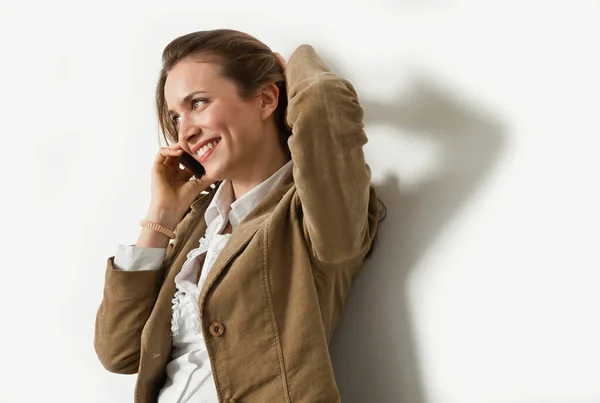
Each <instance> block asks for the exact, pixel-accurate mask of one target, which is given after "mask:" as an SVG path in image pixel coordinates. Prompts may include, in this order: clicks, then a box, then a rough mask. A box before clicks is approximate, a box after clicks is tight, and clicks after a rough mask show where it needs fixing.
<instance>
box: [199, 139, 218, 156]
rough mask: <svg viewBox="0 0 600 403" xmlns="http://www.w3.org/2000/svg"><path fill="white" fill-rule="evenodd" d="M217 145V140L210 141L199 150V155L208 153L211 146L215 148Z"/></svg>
mask: <svg viewBox="0 0 600 403" xmlns="http://www.w3.org/2000/svg"><path fill="white" fill-rule="evenodd" d="M216 145H217V141H211V142H210V143H208V144H207V145H205V146H204V147H202V148H201V149H199V150H198V156H200V157H202V156H203V155H204V154H206V153H207V152H208V151H209V150H210V149H211V148H213V147H214V146H216Z"/></svg>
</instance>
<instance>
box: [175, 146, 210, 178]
mask: <svg viewBox="0 0 600 403" xmlns="http://www.w3.org/2000/svg"><path fill="white" fill-rule="evenodd" d="M178 160H179V163H180V164H181V165H183V166H184V167H186V168H187V169H189V170H190V171H192V173H193V174H194V176H195V177H196V179H200V178H202V177H203V176H204V174H205V173H206V171H205V170H204V167H203V166H202V164H201V163H199V162H198V161H197V160H196V159H195V158H194V157H192V156H191V155H190V154H189V153H187V152H185V151H184V152H183V153H182V154H181V155H180V156H179V158H178Z"/></svg>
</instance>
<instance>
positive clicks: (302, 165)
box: [286, 45, 377, 263]
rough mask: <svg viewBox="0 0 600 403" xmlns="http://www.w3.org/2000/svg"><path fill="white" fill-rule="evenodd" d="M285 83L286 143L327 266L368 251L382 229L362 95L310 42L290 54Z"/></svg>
mask: <svg viewBox="0 0 600 403" xmlns="http://www.w3.org/2000/svg"><path fill="white" fill-rule="evenodd" d="M286 81H287V86H288V98H289V101H288V110H287V121H288V124H289V125H290V127H291V128H292V135H291V136H290V138H289V140H288V144H289V147H290V150H291V154H292V160H293V162H294V171H293V173H294V180H295V183H296V187H297V190H298V194H299V197H300V201H301V204H302V208H303V213H304V225H305V234H307V238H308V240H309V243H310V245H311V248H312V251H313V254H314V256H315V257H316V258H317V259H318V260H320V261H322V262H327V263H338V262H342V261H346V260H349V259H352V258H355V257H357V256H359V255H362V254H365V253H366V252H367V251H368V249H369V248H370V247H371V243H372V240H373V237H374V235H375V232H376V228H377V197H376V195H375V192H374V189H373V188H372V186H370V179H371V171H370V169H369V166H368V165H367V164H366V163H365V157H364V153H363V146H364V145H365V143H367V136H366V135H365V132H364V131H363V110H362V108H361V106H360V104H359V103H358V97H357V95H356V92H355V90H354V88H353V86H352V85H351V84H350V83H349V82H348V81H346V80H344V79H342V78H340V77H338V76H336V75H335V74H333V73H332V72H331V71H330V70H329V68H328V67H327V66H326V65H325V63H324V62H323V61H322V60H321V58H320V57H319V56H318V55H317V53H316V52H315V50H314V49H313V48H312V47H311V46H310V45H301V46H300V47H298V49H296V50H295V51H294V53H293V54H292V55H291V56H290V58H289V61H288V64H287V68H286Z"/></svg>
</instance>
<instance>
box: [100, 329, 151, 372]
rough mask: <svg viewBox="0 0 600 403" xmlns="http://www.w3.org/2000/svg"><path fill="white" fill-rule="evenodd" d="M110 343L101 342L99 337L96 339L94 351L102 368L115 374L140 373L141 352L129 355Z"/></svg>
mask: <svg viewBox="0 0 600 403" xmlns="http://www.w3.org/2000/svg"><path fill="white" fill-rule="evenodd" d="M111 344H112V345H113V346H114V343H111V342H110V341H100V340H99V338H98V337H96V338H95V339H94V349H95V351H96V355H97V356H98V359H99V360H100V363H101V364H102V366H103V367H104V368H105V369H106V370H107V371H108V372H112V373H114V374H135V373H137V372H138V368H139V363H140V354H139V351H137V352H133V353H127V352H126V351H124V350H119V349H116V348H114V347H111Z"/></svg>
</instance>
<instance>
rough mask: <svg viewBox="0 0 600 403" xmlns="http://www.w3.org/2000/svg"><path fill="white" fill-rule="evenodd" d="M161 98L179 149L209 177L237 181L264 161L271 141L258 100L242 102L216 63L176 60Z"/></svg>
mask: <svg viewBox="0 0 600 403" xmlns="http://www.w3.org/2000/svg"><path fill="white" fill-rule="evenodd" d="M164 95H165V100H166V104H167V107H168V109H169V111H170V116H171V119H172V120H173V122H175V123H176V125H177V129H178V138H179V143H180V145H181V147H182V148H183V149H184V150H185V151H187V152H188V153H190V154H191V155H192V156H193V157H194V158H196V159H197V160H198V161H199V162H200V163H201V164H202V165H203V166H204V169H205V170H206V176H207V177H209V178H212V179H214V180H223V179H231V178H235V177H240V176H243V175H244V174H245V173H247V172H248V171H250V172H251V171H252V170H253V169H254V168H253V167H255V166H256V165H257V163H259V162H260V161H261V158H268V153H269V150H270V149H271V147H272V144H270V143H272V141H271V139H270V138H266V133H267V130H266V129H267V123H268V122H267V120H266V118H265V110H264V107H263V105H262V103H261V97H259V96H256V97H252V98H249V99H242V98H240V96H239V89H238V87H237V86H236V84H235V82H234V81H232V80H231V79H229V78H226V77H224V76H223V75H221V74H220V66H219V65H218V64H217V63H216V62H214V61H212V62H211V61H210V60H208V59H207V60H204V61H202V60H198V59H190V58H188V59H183V60H181V61H179V62H178V63H177V64H176V65H175V66H173V68H172V69H171V70H170V71H169V73H168V75H167V79H166V82H165V87H164ZM256 95H259V92H258V91H257V94H256ZM207 142H209V143H208V145H207V146H206V147H204V146H203V145H204V144H207ZM199 146H202V147H201V148H200V150H198V148H199ZM209 148H210V151H208V152H207V150H208V149H209Z"/></svg>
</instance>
